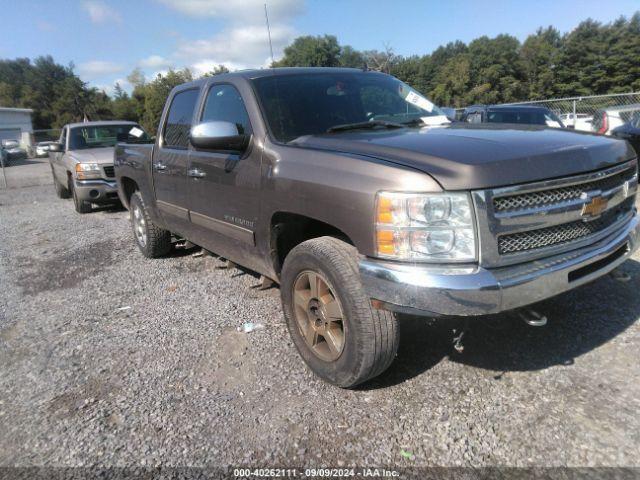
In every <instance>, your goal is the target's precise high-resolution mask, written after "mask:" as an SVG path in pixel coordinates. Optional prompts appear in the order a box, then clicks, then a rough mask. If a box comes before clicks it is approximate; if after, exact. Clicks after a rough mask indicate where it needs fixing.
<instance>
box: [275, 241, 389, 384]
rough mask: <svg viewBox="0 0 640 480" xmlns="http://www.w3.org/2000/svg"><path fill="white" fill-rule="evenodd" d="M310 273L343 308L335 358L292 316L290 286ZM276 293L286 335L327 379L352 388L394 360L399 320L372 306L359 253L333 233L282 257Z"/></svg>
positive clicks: (304, 244) (292, 305)
mask: <svg viewBox="0 0 640 480" xmlns="http://www.w3.org/2000/svg"><path fill="white" fill-rule="evenodd" d="M309 271H311V272H317V273H319V274H320V275H321V276H322V277H324V278H325V279H327V280H328V282H329V283H330V284H331V289H332V290H333V293H334V294H335V297H336V298H337V299H338V300H339V302H340V305H341V307H342V308H341V310H342V314H343V328H344V341H343V348H342V351H341V353H340V356H339V357H338V358H337V359H335V360H333V361H325V360H323V359H321V358H320V357H319V356H318V355H317V354H316V353H314V351H313V350H312V348H311V347H310V346H309V345H308V343H307V341H305V339H304V337H303V335H302V332H301V329H300V327H299V326H298V325H299V324H298V320H297V319H296V318H297V317H296V309H295V306H294V301H295V300H294V285H295V284H296V280H297V279H298V278H300V275H304V272H309ZM280 292H281V297H282V305H283V310H284V315H285V319H286V322H287V326H288V328H289V333H290V334H291V337H292V339H293V342H294V344H295V345H296V348H297V349H298V352H299V353H300V355H301V356H302V358H303V359H304V361H305V362H306V363H307V365H308V366H309V367H310V368H311V370H312V371H313V372H314V373H316V374H317V375H318V376H319V377H321V378H323V379H324V380H326V381H327V382H329V383H331V384H333V385H336V386H339V387H343V388H349V387H354V386H356V385H358V384H360V383H363V382H365V381H367V380H369V379H371V378H373V377H376V376H378V375H380V374H381V373H382V372H384V371H385V370H386V369H387V368H388V367H389V365H391V363H392V362H393V360H394V358H395V356H396V352H397V350H398V343H399V328H398V324H397V320H396V318H395V316H394V315H393V314H392V313H391V312H388V311H385V310H376V309H374V308H373V307H372V306H371V302H370V299H369V298H368V297H367V296H366V294H365V292H364V289H363V287H362V284H361V282H360V275H359V272H358V253H357V250H356V249H355V248H354V247H353V246H351V245H349V244H348V243H345V242H343V241H342V240H338V239H337V238H333V237H320V238H315V239H312V240H308V241H306V242H303V243H301V244H300V245H298V246H296V247H295V248H294V249H293V250H291V252H290V253H289V254H288V255H287V257H286V259H285V261H284V265H283V267H282V275H281V288H280ZM299 311H300V310H298V312H299Z"/></svg>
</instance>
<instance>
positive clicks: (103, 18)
mask: <svg viewBox="0 0 640 480" xmlns="http://www.w3.org/2000/svg"><path fill="white" fill-rule="evenodd" d="M82 9H83V10H84V11H85V12H87V14H88V15H89V18H90V19H91V21H92V22H93V23H106V22H115V23H121V22H122V17H121V16H120V14H119V13H118V12H117V11H115V10H114V9H112V8H111V7H110V6H108V5H107V4H105V3H104V2H101V1H100V0H86V1H84V2H82Z"/></svg>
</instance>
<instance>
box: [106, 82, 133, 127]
mask: <svg viewBox="0 0 640 480" xmlns="http://www.w3.org/2000/svg"><path fill="white" fill-rule="evenodd" d="M111 109H112V111H113V116H114V117H115V118H117V119H119V120H130V121H134V122H135V121H138V118H139V116H138V109H137V105H136V101H135V100H134V99H133V98H131V97H130V96H129V95H128V94H127V92H125V91H124V90H123V89H122V87H121V86H120V84H119V83H116V84H115V86H114V88H113V100H112V105H111Z"/></svg>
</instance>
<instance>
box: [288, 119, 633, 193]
mask: <svg viewBox="0 0 640 480" xmlns="http://www.w3.org/2000/svg"><path fill="white" fill-rule="evenodd" d="M290 144H291V145H295V146H298V147H303V148H311V149H320V150H329V151H333V152H339V153H345V154H351V155H354V154H355V155H361V156H366V157H372V158H376V159H380V160H384V161H388V162H392V163H395V164H398V165H402V166H406V167H410V168H414V169H417V170H420V171H423V172H425V173H428V174H429V175H431V176H432V177H433V178H435V179H436V180H437V181H438V183H440V185H441V186H442V188H444V189H445V190H467V189H481V188H491V187H498V186H505V185H512V184H519V183H528V182H534V181H538V180H546V179H552V178H558V177H564V176H569V175H575V174H579V173H583V172H588V171H592V170H598V169H601V168H606V167H608V166H611V165H614V164H616V163H620V162H624V161H625V160H629V159H631V158H633V157H634V156H635V154H634V152H633V150H632V149H631V147H629V146H628V145H627V144H626V143H625V142H621V141H619V140H615V139H612V138H609V137H604V136H601V135H592V134H590V133H583V132H574V131H569V130H564V129H555V128H546V127H538V126H520V125H518V126H515V125H488V124H484V125H468V124H452V125H450V126H447V127H442V128H421V129H415V128H413V129H410V128H405V129H398V130H375V131H363V130H359V131H351V132H342V133H333V134H323V135H308V136H304V137H300V138H298V139H296V140H294V141H293V142H291V143H290Z"/></svg>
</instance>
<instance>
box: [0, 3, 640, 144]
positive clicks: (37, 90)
mask: <svg viewBox="0 0 640 480" xmlns="http://www.w3.org/2000/svg"><path fill="white" fill-rule="evenodd" d="M638 59H640V12H638V13H635V14H634V15H633V16H632V17H630V18H624V17H621V18H619V19H618V20H616V21H615V22H612V23H610V24H601V23H599V22H595V21H593V20H586V21H584V22H582V23H580V24H579V25H578V26H577V27H576V28H575V29H574V30H573V31H571V32H570V33H568V34H565V35H561V34H560V32H559V31H558V30H557V29H555V28H553V27H547V28H540V29H538V30H537V31H536V32H535V33H534V34H532V35H529V36H528V37H527V38H526V39H525V41H524V42H523V43H520V42H519V41H518V40H517V39H516V38H514V37H512V36H510V35H498V36H496V37H495V38H488V37H486V36H484V37H480V38H477V39H475V40H473V41H471V42H470V43H469V44H465V43H464V42H461V41H456V42H451V43H448V44H446V45H442V46H440V47H438V48H437V49H436V50H434V51H433V52H432V53H431V54H428V55H413V56H409V57H402V56H399V55H396V54H395V53H394V52H393V49H391V48H390V47H388V46H386V47H385V49H384V50H382V51H378V50H369V51H358V50H356V49H354V48H353V47H351V46H349V45H345V46H341V45H340V44H339V43H338V39H337V38H336V37H335V36H333V35H323V36H302V37H298V38H296V39H295V40H294V41H293V43H292V44H291V45H289V46H288V47H286V48H285V50H284V56H283V58H282V59H281V60H278V61H276V62H274V64H273V66H275V67H290V66H299V67H312V66H318V67H354V68H363V67H364V66H366V67H367V68H369V69H373V70H378V71H383V72H388V73H390V74H392V75H394V76H396V77H398V78H399V79H401V80H403V81H405V82H406V83H408V84H409V85H411V86H412V87H413V88H415V89H416V90H418V91H421V92H423V93H424V94H426V95H427V96H429V97H431V98H432V99H433V100H434V101H435V102H436V103H438V104H440V105H444V106H453V107H463V106H466V105H469V104H472V103H502V102H515V101H523V100H536V99H544V98H553V97H559V96H573V95H597V94H605V93H621V92H631V91H639V90H640V61H639V60H638ZM226 72H228V69H227V68H226V67H225V66H223V65H218V66H216V67H214V68H213V70H212V71H210V72H208V73H206V74H205V75H204V76H213V75H218V74H220V73H226ZM192 79H193V75H192V73H191V72H190V71H189V70H188V69H185V70H179V71H169V72H168V73H167V74H165V75H158V76H157V77H156V78H154V79H152V80H151V81H147V79H146V78H145V76H144V74H143V72H142V71H141V70H140V69H139V68H137V69H135V70H133V71H132V72H131V74H130V75H129V76H128V77H127V81H128V82H129V83H130V84H131V85H132V86H133V91H132V92H131V95H129V94H127V93H126V92H125V91H123V89H122V88H121V86H120V85H116V86H115V88H114V93H113V95H112V96H111V97H109V96H107V95H106V94H105V93H104V92H102V91H99V90H97V89H95V88H89V87H88V86H87V85H86V84H85V83H84V82H83V81H82V80H80V78H79V77H78V76H77V75H75V74H74V72H73V65H69V66H66V67H65V66H62V65H59V64H57V63H55V62H54V60H53V58H51V56H44V57H38V58H36V59H35V60H33V61H30V60H29V59H26V58H18V59H15V60H0V106H4V107H22V108H32V109H33V110H34V114H33V124H34V128H36V129H41V128H56V127H60V126H62V125H63V124H65V123H67V122H71V121H81V120H83V119H84V118H87V119H91V120H100V119H124V120H134V121H138V122H140V123H141V124H142V125H143V126H144V127H145V128H146V129H147V130H148V131H149V132H152V133H153V132H155V131H156V129H157V126H158V123H159V120H160V115H161V114H162V109H163V106H164V103H165V101H166V98H167V96H168V94H169V92H170V91H171V89H172V88H173V87H175V86H176V85H179V84H181V83H184V82H187V81H191V80H192ZM372 101H373V100H372ZM380 101H386V100H385V99H380Z"/></svg>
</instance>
